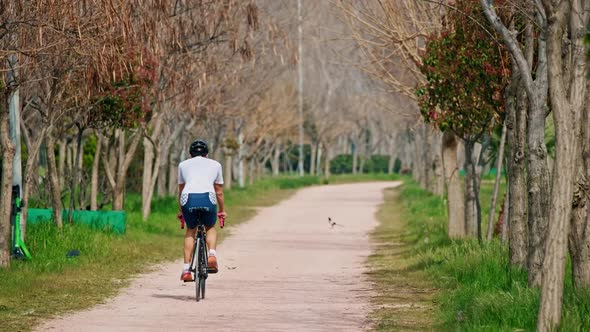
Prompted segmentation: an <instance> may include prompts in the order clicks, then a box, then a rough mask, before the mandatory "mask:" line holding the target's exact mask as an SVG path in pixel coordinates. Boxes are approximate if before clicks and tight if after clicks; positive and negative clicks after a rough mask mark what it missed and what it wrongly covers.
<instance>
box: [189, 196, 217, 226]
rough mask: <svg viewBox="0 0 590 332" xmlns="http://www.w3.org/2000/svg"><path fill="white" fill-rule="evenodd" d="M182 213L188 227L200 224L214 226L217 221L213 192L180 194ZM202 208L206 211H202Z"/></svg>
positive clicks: (215, 200)
mask: <svg viewBox="0 0 590 332" xmlns="http://www.w3.org/2000/svg"><path fill="white" fill-rule="evenodd" d="M180 206H181V207H182V215H183V216H184V221H185V222H186V225H187V227H188V228H189V229H192V228H195V227H197V226H198V225H200V224H203V225H205V227H213V226H215V222H216V221H217V197H216V196H215V193H200V194H182V195H181V196H180ZM203 208H204V209H205V210H206V211H203Z"/></svg>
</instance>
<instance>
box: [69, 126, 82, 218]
mask: <svg viewBox="0 0 590 332" xmlns="http://www.w3.org/2000/svg"><path fill="white" fill-rule="evenodd" d="M83 134H84V128H82V127H78V136H77V137H76V153H75V156H74V159H75V160H74V161H75V162H74V167H73V168H72V179H71V181H70V208H69V211H68V222H69V223H70V224H71V223H73V219H72V218H73V217H74V209H75V208H76V204H75V202H76V187H79V185H78V173H79V168H80V166H81V165H80V159H81V157H82V135H83ZM78 189H79V188H78Z"/></svg>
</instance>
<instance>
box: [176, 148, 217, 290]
mask: <svg viewBox="0 0 590 332" xmlns="http://www.w3.org/2000/svg"><path fill="white" fill-rule="evenodd" d="M190 155H191V158H190V159H187V160H185V161H183V162H181V163H180V165H178V203H179V206H180V210H181V212H179V217H182V218H184V220H185V222H186V225H187V230H186V234H185V236H184V265H183V268H182V274H181V276H180V279H181V280H183V281H192V278H193V277H192V275H191V272H190V271H189V269H190V260H191V253H192V251H193V244H194V238H195V232H196V230H197V226H198V224H197V223H198V222H201V223H202V224H203V225H204V226H205V229H206V230H207V247H208V248H209V258H208V261H207V265H208V270H209V273H216V272H217V270H218V267H217V257H216V255H217V252H216V251H215V248H216V245H217V232H216V231H215V223H216V221H217V216H218V215H219V217H220V218H225V217H226V216H227V214H226V213H225V208H224V203H223V175H222V174H223V173H222V169H221V164H220V163H218V162H217V161H215V160H213V159H209V158H208V155H209V147H208V146H207V143H205V142H204V141H201V140H196V141H194V142H193V143H192V144H191V146H190ZM217 207H219V209H217ZM196 208H200V209H199V212H200V213H198V214H197V209H196ZM218 210H219V213H217V211H218ZM203 211H204V212H203ZM197 219H200V220H197Z"/></svg>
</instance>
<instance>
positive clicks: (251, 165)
mask: <svg viewBox="0 0 590 332" xmlns="http://www.w3.org/2000/svg"><path fill="white" fill-rule="evenodd" d="M246 165H248V167H247V169H248V184H249V185H253V184H254V170H255V169H254V166H255V165H254V159H250V160H247V161H246Z"/></svg>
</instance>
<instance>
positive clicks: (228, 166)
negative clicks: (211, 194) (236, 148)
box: [223, 151, 233, 190]
mask: <svg viewBox="0 0 590 332" xmlns="http://www.w3.org/2000/svg"><path fill="white" fill-rule="evenodd" d="M232 164H233V153H231V152H227V151H226V153H225V165H223V171H224V174H223V182H224V184H223V186H224V187H225V189H226V190H230V189H231V184H232V183H231V182H232V181H231V179H232V175H231V173H232V168H233V167H232Z"/></svg>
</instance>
